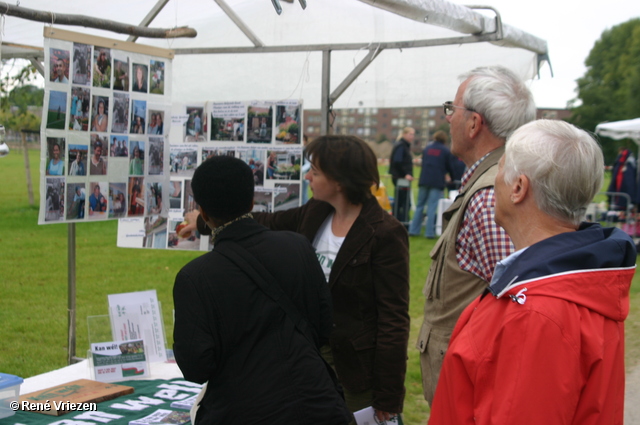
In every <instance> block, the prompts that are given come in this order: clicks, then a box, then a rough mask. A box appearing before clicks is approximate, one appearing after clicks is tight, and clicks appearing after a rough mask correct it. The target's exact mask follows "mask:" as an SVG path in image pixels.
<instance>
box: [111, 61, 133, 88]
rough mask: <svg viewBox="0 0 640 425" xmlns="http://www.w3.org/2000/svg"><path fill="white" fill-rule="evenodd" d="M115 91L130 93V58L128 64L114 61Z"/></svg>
mask: <svg viewBox="0 0 640 425" xmlns="http://www.w3.org/2000/svg"><path fill="white" fill-rule="evenodd" d="M113 89H114V90H120V91H129V58H127V60H126V62H125V61H121V60H119V59H114V60H113Z"/></svg>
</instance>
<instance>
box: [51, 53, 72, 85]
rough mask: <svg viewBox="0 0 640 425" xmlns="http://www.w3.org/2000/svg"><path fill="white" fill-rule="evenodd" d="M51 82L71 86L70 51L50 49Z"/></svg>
mask: <svg viewBox="0 0 640 425" xmlns="http://www.w3.org/2000/svg"><path fill="white" fill-rule="evenodd" d="M49 52H50V53H49V58H50V61H49V68H50V71H51V72H50V81H52V82H54V83H63V84H69V51H68V50H60V49H49Z"/></svg>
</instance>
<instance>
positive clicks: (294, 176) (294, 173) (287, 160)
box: [267, 150, 302, 180]
mask: <svg viewBox="0 0 640 425" xmlns="http://www.w3.org/2000/svg"><path fill="white" fill-rule="evenodd" d="M301 162H302V152H299V151H282V150H280V151H278V150H273V151H267V179H268V180H300V164H301Z"/></svg>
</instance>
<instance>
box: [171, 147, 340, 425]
mask: <svg viewBox="0 0 640 425" xmlns="http://www.w3.org/2000/svg"><path fill="white" fill-rule="evenodd" d="M191 188H192V191H193V196H194V198H195V201H196V202H197V203H198V205H200V213H201V217H202V219H204V221H205V222H206V223H207V226H208V227H209V228H211V229H213V235H212V237H213V240H214V249H213V251H211V252H209V253H207V254H205V255H203V256H201V257H199V258H197V259H195V260H193V261H191V262H190V263H189V264H187V265H186V266H184V267H183V268H182V270H181V271H180V272H179V273H178V275H177V276H176V280H175V285H174V288H173V299H174V305H175V327H174V333H173V338H174V345H173V350H174V353H175V357H176V361H177V363H178V366H179V367H180V370H181V371H182V373H183V375H184V377H185V379H187V380H189V381H193V382H197V383H204V382H208V383H207V387H206V391H205V393H204V397H203V399H202V401H201V403H200V405H199V409H198V411H197V413H196V419H195V424H194V425H200V424H220V425H239V424H265V425H266V424H274V423H283V424H298V425H304V424H308V425H319V424H323V425H324V424H327V425H332V424H335V425H346V424H347V423H349V421H350V420H351V414H350V413H349V411H348V410H347V407H346V405H345V402H344V399H343V398H342V395H341V394H340V392H339V389H338V387H337V386H336V384H335V383H334V380H333V379H332V376H331V369H330V367H329V366H328V365H326V364H325V362H324V361H323V359H322V357H321V355H320V351H319V348H320V347H321V346H322V344H325V343H326V342H327V340H328V338H329V335H330V333H331V327H332V326H331V325H332V322H331V298H330V294H329V288H328V287H327V284H326V282H325V280H324V275H323V273H322V269H321V268H320V265H319V264H318V261H317V259H316V255H315V253H314V252H313V248H312V246H311V244H310V243H309V241H308V240H306V239H305V238H304V237H303V236H301V235H298V234H296V233H293V232H276V231H272V230H269V229H267V228H266V227H264V226H262V225H260V224H258V223H257V222H256V221H255V220H254V219H253V217H252V215H251V210H252V208H253V195H254V180H253V172H252V171H251V168H250V167H249V166H248V165H247V164H246V163H245V162H244V161H242V160H240V159H237V158H234V157H230V156H215V157H212V158H209V159H207V160H206V161H204V162H203V163H202V164H201V165H200V166H199V167H198V168H197V169H196V171H195V172H194V175H193V179H192V181H191ZM234 252H235V253H236V254H237V257H234V255H233V253H234ZM253 263H255V264H253ZM254 268H255V270H256V272H255V273H254V274H252V273H251V269H254ZM271 292H276V293H279V295H278V297H279V298H278V300H277V301H276V300H275V298H272V297H271V295H269V294H270V293H271ZM285 303H288V305H289V307H286V305H285V306H283V304H285ZM281 306H283V307H281ZM285 308H287V310H286V311H285ZM296 316H297V318H298V319H299V321H298V320H297V318H296ZM305 328H306V331H305V330H304V329H305Z"/></svg>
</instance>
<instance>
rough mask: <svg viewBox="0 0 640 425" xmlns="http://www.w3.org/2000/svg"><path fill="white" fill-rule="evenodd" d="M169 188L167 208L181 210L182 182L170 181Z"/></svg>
mask: <svg viewBox="0 0 640 425" xmlns="http://www.w3.org/2000/svg"><path fill="white" fill-rule="evenodd" d="M169 187H170V191H169V208H171V209H182V180H171V182H170V186H169Z"/></svg>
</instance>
